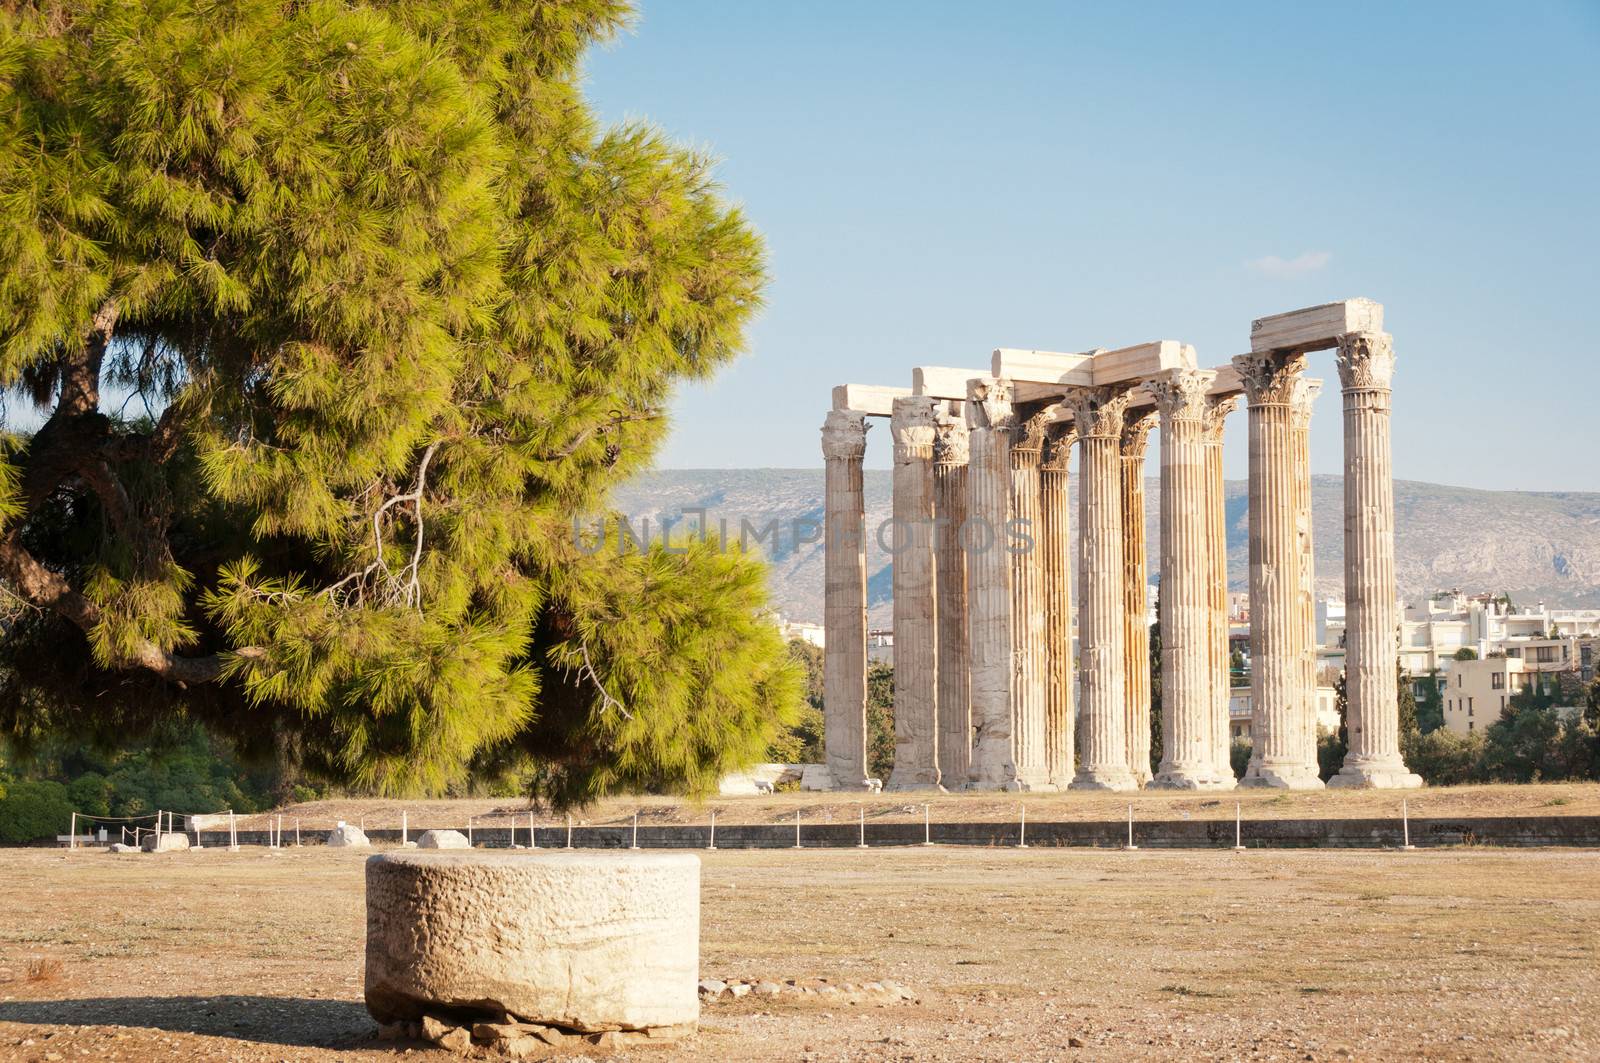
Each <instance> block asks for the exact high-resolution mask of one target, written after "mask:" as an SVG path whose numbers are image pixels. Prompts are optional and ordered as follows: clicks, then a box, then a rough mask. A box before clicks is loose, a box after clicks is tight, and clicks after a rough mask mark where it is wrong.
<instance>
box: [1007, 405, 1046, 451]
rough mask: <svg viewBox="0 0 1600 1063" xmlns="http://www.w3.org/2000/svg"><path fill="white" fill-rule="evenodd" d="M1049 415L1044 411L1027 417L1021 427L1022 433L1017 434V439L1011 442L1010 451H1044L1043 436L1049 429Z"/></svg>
mask: <svg viewBox="0 0 1600 1063" xmlns="http://www.w3.org/2000/svg"><path fill="white" fill-rule="evenodd" d="M1050 420H1051V413H1050V410H1048V409H1045V410H1041V411H1040V412H1038V413H1036V414H1034V415H1033V416H1032V417H1029V418H1028V419H1027V420H1026V421H1025V422H1023V425H1022V431H1020V432H1018V433H1017V438H1016V439H1015V440H1013V441H1012V443H1011V449H1012V450H1040V451H1042V450H1043V449H1044V434H1045V431H1046V430H1047V429H1048V428H1049V427H1050Z"/></svg>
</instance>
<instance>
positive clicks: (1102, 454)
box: [1065, 386, 1139, 790]
mask: <svg viewBox="0 0 1600 1063" xmlns="http://www.w3.org/2000/svg"><path fill="white" fill-rule="evenodd" d="M1128 390H1129V389H1128V387H1126V386H1112V387H1077V388H1069V389H1068V390H1067V394H1066V399H1065V401H1066V404H1067V406H1068V407H1069V408H1070V409H1071V410H1072V414H1073V420H1074V421H1075V423H1076V424H1077V429H1078V477H1079V482H1078V507H1079V517H1078V588H1079V598H1080V601H1079V605H1078V654H1079V662H1078V673H1079V689H1080V692H1081V698H1080V701H1079V705H1080V710H1079V711H1080V715H1081V717H1082V724H1081V727H1080V732H1081V733H1080V739H1081V742H1080V746H1079V750H1078V757H1079V765H1078V773H1077V775H1076V776H1075V777H1074V778H1073V780H1072V787H1073V788H1074V789H1080V790H1135V789H1138V786H1139V784H1138V781H1137V780H1136V779H1135V778H1134V777H1133V773H1132V772H1131V771H1130V770H1129V769H1128V731H1127V719H1126V712H1127V700H1126V687H1125V685H1124V682H1123V678H1124V670H1125V669H1126V667H1127V661H1126V658H1125V655H1124V641H1125V636H1126V634H1127V633H1126V631H1125V630H1124V627H1123V623H1124V618H1123V613H1124V612H1125V611H1126V608H1127V599H1126V597H1125V596H1124V593H1123V589H1122V581H1123V563H1122V482H1121V481H1122V472H1121V458H1120V457H1119V452H1120V449H1121V437H1122V424H1123V417H1124V414H1125V413H1126V412H1127V409H1128Z"/></svg>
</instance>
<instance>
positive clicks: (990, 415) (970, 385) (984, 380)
mask: <svg viewBox="0 0 1600 1063" xmlns="http://www.w3.org/2000/svg"><path fill="white" fill-rule="evenodd" d="M1015 398H1016V389H1015V388H1013V387H1012V385H1011V381H1009V380H1006V379H1004V378H1003V377H992V376H980V377H975V378H974V379H972V380H969V381H967V427H968V428H1005V429H1011V428H1015V427H1017V411H1016V409H1015V407H1013V406H1012V402H1013V401H1014V400H1015Z"/></svg>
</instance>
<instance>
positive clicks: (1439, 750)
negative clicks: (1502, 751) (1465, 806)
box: [1406, 727, 1484, 786]
mask: <svg viewBox="0 0 1600 1063" xmlns="http://www.w3.org/2000/svg"><path fill="white" fill-rule="evenodd" d="M1483 748H1484V738H1483V732H1481V731H1473V732H1471V733H1469V734H1457V733H1456V732H1454V731H1451V730H1450V729H1448V728H1444V727H1441V728H1439V729H1438V730H1437V731H1429V732H1428V733H1427V734H1425V735H1422V736H1421V737H1419V738H1418V739H1417V740H1416V741H1415V742H1414V743H1413V744H1412V747H1411V749H1410V751H1409V752H1408V755H1407V758H1406V766H1407V767H1409V768H1410V769H1411V770H1412V771H1414V772H1416V773H1417V774H1418V775H1420V776H1422V779H1423V781H1424V782H1426V783H1427V784H1428V785H1429V786H1459V785H1461V784H1462V783H1469V782H1478V781H1479V780H1481V779H1482V777H1483V765H1482V760H1483Z"/></svg>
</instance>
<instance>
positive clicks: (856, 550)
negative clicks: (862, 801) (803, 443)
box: [822, 410, 869, 791]
mask: <svg viewBox="0 0 1600 1063" xmlns="http://www.w3.org/2000/svg"><path fill="white" fill-rule="evenodd" d="M866 450H867V419H866V416H865V415H864V414H860V413H853V412H850V411H846V410H833V411H831V412H830V413H829V414H828V417H827V420H826V421H825V422H824V423H823V426H822V456H823V458H824V459H825V473H824V477H825V479H824V488H823V492H824V493H823V502H822V507H823V523H824V529H823V535H824V538H823V548H822V549H823V569H824V575H823V625H824V632H825V635H826V638H825V639H824V645H823V651H822V652H823V662H822V683H823V694H822V716H823V729H822V745H823V757H824V759H825V760H826V761H827V765H828V776H829V779H830V780H831V785H832V787H833V789H835V790H856V791H860V790H865V789H867V788H868V785H869V784H868V781H867V517H866V495H865V492H864V490H863V487H862V478H861V459H862V456H863V455H864V454H865V453H866Z"/></svg>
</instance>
